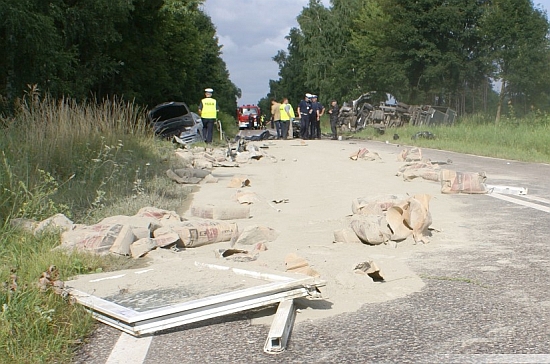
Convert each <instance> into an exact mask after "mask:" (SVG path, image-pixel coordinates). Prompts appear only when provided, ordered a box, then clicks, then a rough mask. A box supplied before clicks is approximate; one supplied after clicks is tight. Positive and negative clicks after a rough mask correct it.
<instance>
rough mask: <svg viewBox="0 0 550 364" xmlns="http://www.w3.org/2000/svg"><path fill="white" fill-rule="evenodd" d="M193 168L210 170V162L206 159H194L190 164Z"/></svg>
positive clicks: (211, 166)
mask: <svg viewBox="0 0 550 364" xmlns="http://www.w3.org/2000/svg"><path fill="white" fill-rule="evenodd" d="M192 165H193V167H194V168H199V169H212V168H213V165H212V162H211V161H209V160H206V159H194V160H193V163H192Z"/></svg>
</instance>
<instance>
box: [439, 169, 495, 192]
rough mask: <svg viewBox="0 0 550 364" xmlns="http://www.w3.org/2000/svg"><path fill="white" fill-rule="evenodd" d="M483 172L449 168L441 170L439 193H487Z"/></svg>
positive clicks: (485, 177)
mask: <svg viewBox="0 0 550 364" xmlns="http://www.w3.org/2000/svg"><path fill="white" fill-rule="evenodd" d="M486 179H487V176H486V175H485V172H481V173H477V172H456V171H452V170H449V169H442V170H441V176H440V180H441V193H445V194H449V193H471V194H476V193H481V194H483V193H487V192H488V190H487V186H486V185H485V180H486Z"/></svg>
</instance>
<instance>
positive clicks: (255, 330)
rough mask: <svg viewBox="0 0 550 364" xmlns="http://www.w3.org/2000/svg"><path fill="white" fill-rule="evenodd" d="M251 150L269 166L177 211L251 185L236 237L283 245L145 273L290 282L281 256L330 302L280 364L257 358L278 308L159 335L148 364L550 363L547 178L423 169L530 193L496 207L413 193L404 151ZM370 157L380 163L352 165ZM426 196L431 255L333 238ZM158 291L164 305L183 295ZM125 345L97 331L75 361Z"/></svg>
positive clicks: (224, 172)
mask: <svg viewBox="0 0 550 364" xmlns="http://www.w3.org/2000/svg"><path fill="white" fill-rule="evenodd" d="M256 144H259V145H262V144H265V146H267V148H266V149H264V150H265V151H266V152H267V153H269V154H270V155H271V156H273V157H274V158H261V159H260V160H252V161H251V163H249V164H243V165H241V166H240V167H238V168H215V169H214V170H213V175H214V176H215V177H217V178H219V181H218V183H213V184H202V185H200V187H199V189H198V191H197V192H196V193H195V194H194V195H193V196H192V201H190V203H188V204H186V206H182V208H181V209H180V210H179V211H177V212H178V213H180V214H181V215H182V216H184V217H190V211H189V209H188V207H189V205H192V204H206V203H217V202H221V201H226V202H227V201H232V200H233V199H234V196H235V194H236V192H237V190H238V189H235V188H229V187H227V186H228V183H229V181H230V180H231V179H232V178H234V177H235V176H245V177H247V178H248V179H249V180H250V186H249V187H245V188H243V189H241V190H246V191H251V192H255V193H256V194H257V195H258V196H259V200H258V201H255V202H254V203H253V204H252V205H250V207H251V218H249V219H245V220H243V219H240V220H236V222H237V224H238V226H239V229H240V230H244V229H245V228H246V227H247V226H252V225H262V226H268V227H271V228H274V229H276V230H277V231H279V236H278V237H277V239H276V240H274V241H272V242H268V243H267V247H268V250H266V251H262V252H260V254H259V255H258V257H257V259H256V260H254V261H249V262H226V261H224V260H223V259H220V258H215V255H214V250H216V249H219V248H228V247H229V246H230V245H229V243H218V244H213V245H205V246H202V247H198V248H193V249H186V250H184V251H180V252H178V253H175V252H171V251H166V250H164V251H158V250H157V251H153V252H151V253H149V255H150V256H149V258H147V259H149V260H150V262H151V265H150V267H152V268H155V269H156V268H158V269H159V270H164V271H165V274H166V283H165V284H166V286H167V287H170V285H172V286H174V285H177V284H178V283H180V282H189V281H193V276H192V272H191V271H190V270H189V269H188V268H185V269H183V267H185V264H182V263H183V262H189V261H203V262H206V263H216V264H228V265H235V266H239V267H242V268H245V269H249V270H256V269H257V270H261V269H268V270H274V271H281V272H283V271H284V270H285V263H284V258H285V257H286V256H287V254H289V253H295V254H297V255H299V256H301V257H302V258H304V259H305V260H307V261H308V262H309V264H310V265H311V267H312V268H313V269H314V270H315V271H317V272H319V274H320V277H321V279H323V280H325V281H326V287H323V288H322V293H323V295H324V296H325V300H324V301H311V302H310V304H303V306H302V309H301V310H300V312H299V313H298V315H297V322H296V324H295V325H294V330H293V332H292V337H291V340H290V343H289V346H288V348H287V351H286V352H285V353H284V354H281V355H279V356H270V355H267V354H265V353H263V351H262V347H263V343H264V341H265V339H266V335H267V332H268V330H269V326H266V325H269V324H270V323H271V320H272V314H273V312H274V310H273V309H271V310H264V312H256V313H246V314H242V315H233V316H230V317H222V318H219V319H217V320H214V321H209V322H206V323H196V324H193V325H190V326H183V327H179V328H175V329H173V330H170V331H169V332H162V333H158V334H157V335H154V336H153V337H152V338H150V339H149V340H150V341H147V344H143V342H144V341H138V342H137V344H136V345H138V346H141V347H145V352H146V357H145V358H144V359H143V360H142V362H143V363H146V364H149V363H171V362H220V363H221V362H223V363H228V362H243V363H244V362H258V363H259V362H266V363H272V362H281V363H288V362H300V363H303V362H331V363H332V362H338V363H341V362H385V363H387V362H400V363H405V362H414V363H434V362H452V363H467V362H468V363H479V362H487V363H489V362H491V363H497V362H498V363H504V362H506V363H513V362H540V363H542V362H545V363H550V355H546V353H549V352H550V347H549V344H548V342H549V340H548V332H550V324H549V323H548V322H547V320H546V319H545V318H546V317H548V314H549V313H550V304H549V302H550V298H548V294H547V290H545V289H544V287H547V286H548V285H549V284H550V276H549V275H548V270H549V269H550V266H549V264H550V263H549V262H550V261H549V259H548V256H549V254H550V253H549V249H550V248H549V245H548V243H547V226H549V225H548V224H549V222H548V221H549V220H548V216H549V215H548V213H549V212H550V201H549V200H548V199H547V198H546V196H548V193H549V192H548V191H550V184H549V182H548V178H547V176H548V175H550V166H548V165H542V164H530V163H522V162H515V161H506V160H500V159H491V158H483V157H476V156H469V155H464V154H457V153H451V152H445V151H436V150H425V151H424V155H425V156H426V157H428V158H432V159H435V160H439V161H447V159H452V161H453V163H452V165H449V166H446V167H448V168H449V169H453V170H457V171H465V172H482V171H484V172H487V183H491V184H495V185H509V186H517V187H528V188H529V195H528V196H524V197H516V196H514V198H513V199H512V200H510V201H508V200H506V199H504V200H503V199H500V198H493V197H490V196H487V195H461V194H460V195H443V194H441V193H440V184H439V183H438V182H431V181H427V180H422V179H414V180H412V181H410V182H405V181H404V180H403V178H401V177H398V176H396V172H397V171H398V169H399V167H401V166H402V165H403V162H399V161H397V156H398V154H399V153H400V152H401V151H402V150H403V149H404V148H405V147H403V146H398V145H396V144H391V143H389V144H385V143H379V142H372V141H357V142H354V141H332V140H313V141H307V142H302V141H301V140H286V141H272V142H258V143H256ZM364 147H366V148H368V149H369V150H371V151H373V152H377V153H378V154H379V155H380V157H381V159H380V160H378V161H363V160H357V161H354V160H351V159H350V158H349V156H350V155H351V154H352V153H354V152H357V151H358V150H359V148H364ZM443 167H445V166H443ZM418 193H424V194H430V195H432V196H433V198H432V199H431V201H430V212H431V216H432V220H433V222H432V224H431V226H432V227H433V228H436V229H437V230H435V231H433V233H432V236H431V237H430V242H429V243H428V244H414V241H413V239H412V238H408V239H406V240H404V241H401V242H398V243H397V244H396V246H391V245H385V244H381V245H376V246H370V245H366V244H361V243H356V244H342V243H334V242H333V231H334V230H337V229H340V228H342V227H343V226H344V225H345V224H346V216H348V215H349V214H351V204H352V200H353V199H355V198H358V197H374V196H378V195H386V194H393V195H407V194H408V195H414V194H418ZM273 200H277V201H286V202H282V203H279V204H276V203H273V202H272V201H273ZM131 213H133V212H131V211H129V214H131ZM368 260H372V261H374V262H376V264H377V265H378V266H379V267H380V269H381V271H382V273H383V275H384V277H385V282H373V281H372V280H371V279H370V278H369V277H368V276H366V275H360V274H356V273H354V271H353V269H354V267H355V266H356V265H357V264H358V263H361V262H364V261H368ZM161 267H163V268H162V269H161ZM166 267H168V268H166ZM178 267H179V268H178ZM116 273H117V272H113V274H116ZM143 281H145V280H143ZM228 281H229V282H231V283H235V282H234V281H233V278H232V277H228V276H227V277H222V278H220V279H219V280H218V281H217V283H216V281H214V282H209V285H208V287H210V288H212V287H214V286H215V285H216V284H218V285H219V284H220V283H221V284H224V283H227V282H228ZM104 282H105V284H115V283H113V281H111V280H107V281H104ZM204 287H205V288H206V285H204ZM123 288H124V287H123ZM156 290H157V291H162V294H165V295H170V294H172V295H173V293H174V292H176V291H173V290H172V291H170V289H164V290H162V289H161V287H156ZM266 311H267V312H266ZM250 323H258V324H259V325H250ZM262 324H265V325H262ZM119 337H122V336H121V335H120V332H119V331H117V330H116V329H112V328H110V327H108V326H105V325H102V326H100V327H99V329H98V330H97V331H96V334H95V335H94V337H93V338H92V339H91V340H90V342H89V344H87V345H85V346H84V347H83V348H82V350H81V352H80V353H79V356H78V358H77V359H76V362H77V363H86V364H100V363H101V364H102V363H106V359H107V357H108V356H109V354H110V353H111V349H112V348H113V345H114V343H115V342H116V341H117V339H118V338H119ZM149 345H150V346H149ZM107 362H108V363H109V364H111V363H114V362H116V361H107ZM140 362H141V361H140Z"/></svg>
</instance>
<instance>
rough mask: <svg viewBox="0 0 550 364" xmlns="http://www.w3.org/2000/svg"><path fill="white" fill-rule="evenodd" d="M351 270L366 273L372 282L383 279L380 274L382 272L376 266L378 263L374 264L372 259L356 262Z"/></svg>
mask: <svg viewBox="0 0 550 364" xmlns="http://www.w3.org/2000/svg"><path fill="white" fill-rule="evenodd" d="M353 270H354V272H355V273H357V274H366V275H368V276H369V277H371V278H372V280H373V281H374V282H383V281H384V276H383V275H382V272H380V268H378V265H376V263H375V262H373V261H372V260H368V261H366V262H361V263H359V264H357V265H356V266H355V268H354V269H353Z"/></svg>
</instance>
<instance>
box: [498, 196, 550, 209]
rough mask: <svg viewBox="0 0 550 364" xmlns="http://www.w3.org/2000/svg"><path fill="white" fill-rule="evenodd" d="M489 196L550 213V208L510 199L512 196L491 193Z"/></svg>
mask: <svg viewBox="0 0 550 364" xmlns="http://www.w3.org/2000/svg"><path fill="white" fill-rule="evenodd" d="M488 195H489V196H491V197H494V198H498V199H499V200H504V201H508V202H512V203H515V204H517V205H522V206H525V207H530V208H532V209H536V210H540V211H544V212H550V207H548V206H542V205H538V204H536V203H532V202H529V201H523V200H520V199H517V198H513V197H510V196H506V195H501V194H499V193H489V194H488Z"/></svg>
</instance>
